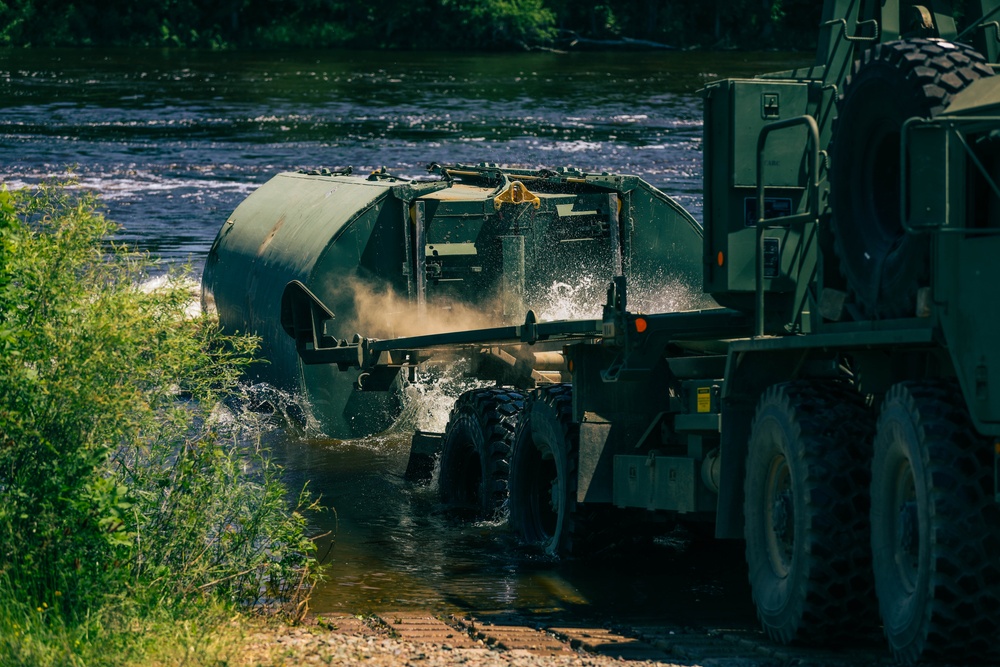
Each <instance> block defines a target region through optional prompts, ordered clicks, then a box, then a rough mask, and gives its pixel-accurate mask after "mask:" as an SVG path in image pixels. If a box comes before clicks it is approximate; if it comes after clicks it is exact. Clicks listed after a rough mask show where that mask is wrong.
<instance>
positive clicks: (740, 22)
mask: <svg viewBox="0 0 1000 667" xmlns="http://www.w3.org/2000/svg"><path fill="white" fill-rule="evenodd" d="M821 5H822V3H820V2H816V1H815V0H710V1H709V2H692V1H691V0H614V1H612V0H382V1H381V2H378V3H359V2H355V1H353V0H210V1H205V2H202V1H199V0H147V1H146V2H141V3H137V2H134V1H132V0H0V45H7V46H88V45H95V46H97V45H101V46H112V45H114V46H171V47H176V46H191V47H200V48H215V49H223V48H241V47H265V48H268V47H269V48H336V47H352V48H394V49H459V50H471V49H485V50H505V49H525V48H538V47H560V46H565V45H567V44H569V43H571V42H572V41H573V40H574V39H575V38H581V37H582V38H586V39H588V40H620V39H621V38H623V37H626V38H633V39H642V40H650V41H656V42H660V43H663V44H668V45H672V46H678V47H693V46H704V47H713V46H720V47H726V46H738V47H746V48H763V47H789V46H803V45H804V42H808V41H811V40H812V39H814V35H815V32H816V31H815V27H816V25H817V24H818V22H819V12H820V7H821Z"/></svg>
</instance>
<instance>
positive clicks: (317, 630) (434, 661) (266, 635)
mask: <svg viewBox="0 0 1000 667" xmlns="http://www.w3.org/2000/svg"><path fill="white" fill-rule="evenodd" d="M462 639H464V637H463V638H462ZM456 643H459V642H456ZM477 643H478V646H476V647H474V648H465V647H463V648H458V647H456V646H452V645H451V644H449V643H447V642H440V643H418V642H410V641H404V640H402V639H399V638H396V637H392V636H388V635H387V634H386V633H380V632H379V631H378V630H377V629H373V628H371V627H370V626H368V625H366V624H365V623H364V622H363V621H362V620H361V619H354V621H352V620H351V619H336V621H335V622H332V623H331V622H327V623H323V622H316V621H315V620H312V621H310V622H307V623H305V624H304V625H301V626H295V627H287V626H277V627H274V628H270V629H265V630H261V631H257V632H254V633H252V634H250V635H249V636H248V637H247V645H246V651H245V652H243V654H242V656H241V659H240V663H239V664H241V665H245V666H246V667H258V666H260V667H264V666H266V667H286V666H287V667H292V666H293V665H295V666H298V665H362V664H363V665H368V666H371V667H380V666H383V665H385V666H390V665H391V666H393V667H397V666H400V665H407V666H412V667H436V666H438V665H441V666H444V665H467V666H469V667H493V666H501V665H503V666H512V667H607V666H610V665H617V666H619V667H621V666H622V665H656V666H657V667H670V666H671V664H672V663H666V662H659V661H636V660H623V659H620V658H610V657H604V656H597V655H590V654H587V653H584V652H580V651H574V650H571V649H569V648H568V647H567V649H566V650H565V651H564V652H563V653H564V655H553V654H552V651H539V652H535V651H531V650H518V649H514V650H500V649H497V648H490V647H489V646H487V645H486V644H485V643H483V642H477ZM688 664H690V663H688Z"/></svg>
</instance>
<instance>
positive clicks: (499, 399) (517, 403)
mask: <svg viewBox="0 0 1000 667" xmlns="http://www.w3.org/2000/svg"><path fill="white" fill-rule="evenodd" d="M523 406H524V397H523V396H522V395H521V394H520V393H518V392H516V391H511V390H508V389H500V388H489V389H474V390H472V391H467V392H465V393H464V394H462V395H461V396H459V398H458V401H456V403H455V407H454V408H453V409H452V411H451V416H450V417H449V419H448V425H447V426H446V427H445V430H444V440H443V443H442V449H441V470H440V473H439V475H438V491H439V493H440V497H441V502H443V503H444V504H445V505H449V506H451V507H454V508H460V509H467V510H472V511H473V512H474V514H475V516H476V518H479V519H494V518H496V516H497V513H498V512H499V511H500V510H501V507H502V506H503V503H504V501H506V499H507V475H508V472H509V469H510V468H509V460H510V446H511V442H512V441H513V438H514V429H515V427H516V425H517V417H518V415H519V414H520V412H521V408H522V407H523Z"/></svg>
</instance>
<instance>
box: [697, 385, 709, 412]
mask: <svg viewBox="0 0 1000 667" xmlns="http://www.w3.org/2000/svg"><path fill="white" fill-rule="evenodd" d="M711 411H712V388H711V387H698V412H711Z"/></svg>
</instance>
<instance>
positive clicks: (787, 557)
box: [744, 380, 876, 644]
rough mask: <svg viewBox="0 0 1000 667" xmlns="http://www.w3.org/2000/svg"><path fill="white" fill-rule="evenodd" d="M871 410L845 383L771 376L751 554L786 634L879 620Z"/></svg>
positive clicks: (748, 516) (760, 425) (758, 596)
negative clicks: (871, 522)
mask: <svg viewBox="0 0 1000 667" xmlns="http://www.w3.org/2000/svg"><path fill="white" fill-rule="evenodd" d="M871 433H872V417H871V416H870V413H869V411H868V409H867V408H866V407H865V406H864V403H863V400H862V398H861V396H860V395H858V393H857V392H856V391H854V389H853V388H852V387H851V386H850V385H847V384H845V383H840V382H832V381H820V382H816V381H807V380H799V381H794V382H787V383H783V384H778V385H774V386H772V387H771V388H769V389H768V390H767V392H766V393H765V394H764V396H763V397H762V398H761V400H760V403H759V404H758V406H757V414H756V416H755V418H754V422H753V427H752V429H751V434H750V441H749V451H748V454H747V469H746V485H745V494H746V495H745V498H744V513H745V520H746V523H745V529H744V531H745V537H746V558H747V564H748V566H749V571H750V586H751V589H752V592H753V600H754V604H755V605H756V607H757V616H758V618H760V621H761V623H762V625H763V626H764V630H765V631H766V632H767V634H768V635H769V636H770V637H771V638H772V639H774V640H776V641H779V642H782V643H786V644H787V643H791V642H795V641H802V640H804V639H805V638H807V637H808V638H809V640H810V641H812V642H820V643H822V642H828V641H830V640H832V639H834V638H838V637H841V636H845V635H852V636H856V635H857V634H858V631H859V630H862V629H863V628H866V627H867V628H870V627H873V626H874V625H875V619H876V615H875V608H874V603H873V601H872V600H873V595H872V591H873V583H872V577H871V556H870V549H869V544H868V539H869V526H868V488H867V487H868V479H869V477H868V476H869V471H868V465H869V464H868V462H869V460H870V453H869V452H870V443H871Z"/></svg>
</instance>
